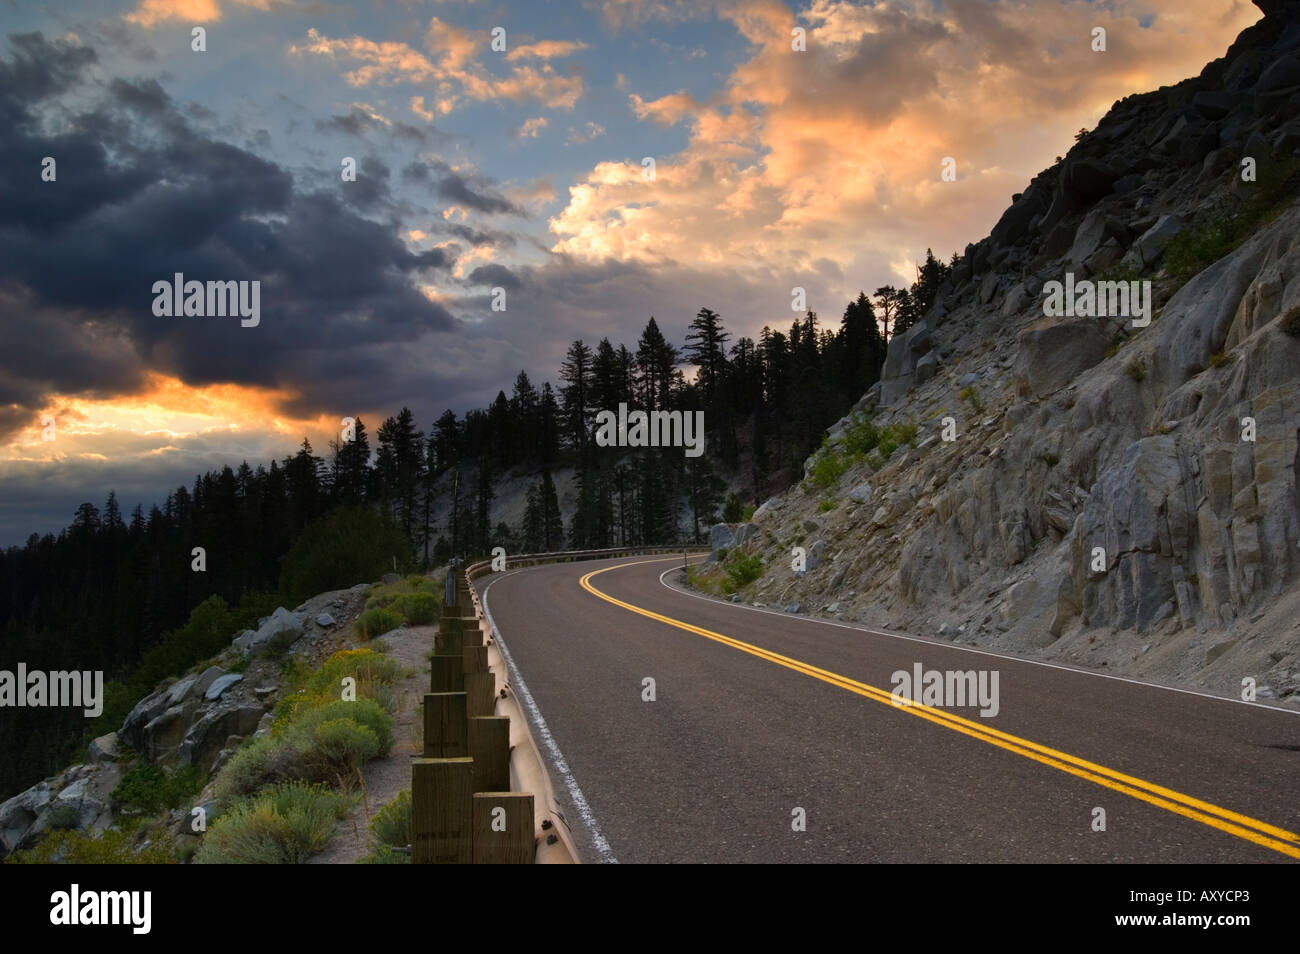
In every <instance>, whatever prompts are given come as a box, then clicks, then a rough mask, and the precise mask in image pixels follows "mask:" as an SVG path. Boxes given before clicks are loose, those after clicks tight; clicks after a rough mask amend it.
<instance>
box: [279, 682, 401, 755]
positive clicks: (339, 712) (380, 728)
mask: <svg viewBox="0 0 1300 954" xmlns="http://www.w3.org/2000/svg"><path fill="white" fill-rule="evenodd" d="M338 719H348V720H350V721H352V722H355V723H356V724H357V725H360V726H364V727H365V728H367V729H369V730H370V732H371V734H372V735H373V736H374V738H375V742H376V744H377V745H378V746H379V748H378V750H377V752H376V754H378V755H381V756H382V755H387V754H388V753H389V751H390V750H391V749H392V747H393V717H392V716H391V715H389V714H388V713H387V712H385V711H384V708H383V706H381V705H380V704H379V703H378V702H376V701H375V700H374V699H367V698H365V697H364V696H362V697H360V698H358V699H357V700H356V701H355V702H345V701H343V700H342V699H339V700H336V701H334V702H330V703H326V704H325V705H323V706H320V707H318V708H315V709H311V710H310V711H308V712H306V713H304V714H303V716H302V718H300V719H299V720H298V723H297V724H298V725H299V726H301V727H302V728H304V729H308V730H311V729H315V728H316V727H317V726H319V725H321V724H323V723H326V722H333V721H335V720H338Z"/></svg>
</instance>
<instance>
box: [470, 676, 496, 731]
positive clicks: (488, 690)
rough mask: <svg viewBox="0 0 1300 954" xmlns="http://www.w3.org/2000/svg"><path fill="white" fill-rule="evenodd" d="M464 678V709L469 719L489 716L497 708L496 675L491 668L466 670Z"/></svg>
mask: <svg viewBox="0 0 1300 954" xmlns="http://www.w3.org/2000/svg"><path fill="white" fill-rule="evenodd" d="M464 679H465V697H466V711H467V712H468V713H469V717H470V718H471V719H473V718H475V717H476V716H490V715H491V714H492V713H493V712H495V711H496V708H497V677H496V673H494V672H492V671H491V670H486V671H484V672H467V673H465V675H464Z"/></svg>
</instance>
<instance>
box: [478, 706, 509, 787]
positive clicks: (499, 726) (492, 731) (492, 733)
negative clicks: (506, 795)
mask: <svg viewBox="0 0 1300 954" xmlns="http://www.w3.org/2000/svg"><path fill="white" fill-rule="evenodd" d="M469 756H470V758H472V759H473V760H474V791H475V792H508V791H509V790H510V719H509V717H508V716H475V717H474V718H472V719H470V720H469Z"/></svg>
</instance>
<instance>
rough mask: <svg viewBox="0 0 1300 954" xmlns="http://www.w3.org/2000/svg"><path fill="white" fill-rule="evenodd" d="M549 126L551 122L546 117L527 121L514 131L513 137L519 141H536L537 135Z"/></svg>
mask: <svg viewBox="0 0 1300 954" xmlns="http://www.w3.org/2000/svg"><path fill="white" fill-rule="evenodd" d="M549 125H550V120H549V119H547V118H546V117H545V116H536V117H534V118H532V119H525V120H524V121H523V124H522V125H520V126H519V127H518V128H517V129H515V130H514V131H513V135H514V136H515V137H516V138H518V139H536V138H537V134H538V133H539V132H541V131H542V130H543V129H545V128H546V127H547V126H549Z"/></svg>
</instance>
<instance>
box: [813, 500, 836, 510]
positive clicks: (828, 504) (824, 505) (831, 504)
mask: <svg viewBox="0 0 1300 954" xmlns="http://www.w3.org/2000/svg"><path fill="white" fill-rule="evenodd" d="M834 509H835V499H834V498H833V497H823V498H822V502H821V503H819V504H818V505H817V512H818V513H826V512H828V511H831V510H834Z"/></svg>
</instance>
